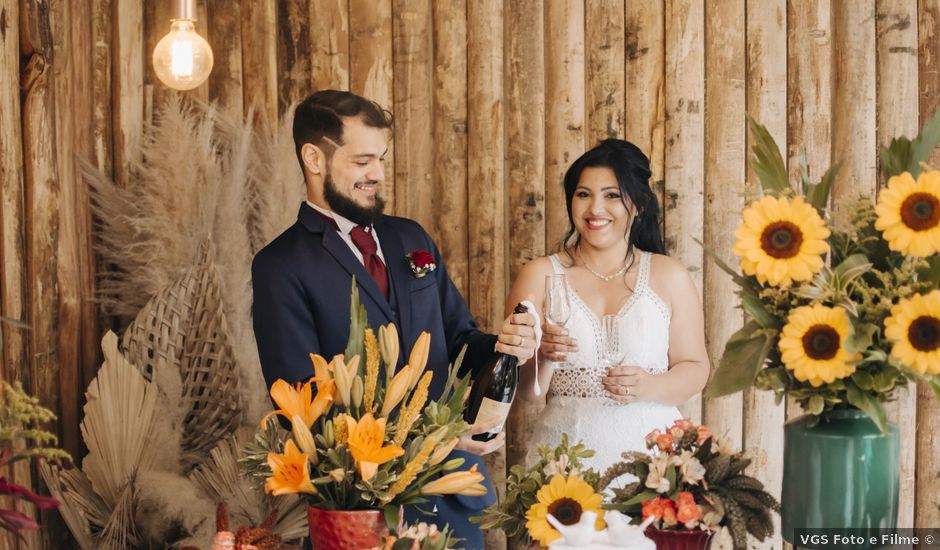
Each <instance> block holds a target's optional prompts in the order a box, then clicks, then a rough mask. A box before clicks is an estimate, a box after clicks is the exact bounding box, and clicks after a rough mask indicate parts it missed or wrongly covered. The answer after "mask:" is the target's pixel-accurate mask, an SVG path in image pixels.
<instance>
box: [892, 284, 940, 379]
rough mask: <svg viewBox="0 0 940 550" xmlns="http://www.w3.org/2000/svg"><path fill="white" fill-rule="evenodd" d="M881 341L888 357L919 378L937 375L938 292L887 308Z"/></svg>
mask: <svg viewBox="0 0 940 550" xmlns="http://www.w3.org/2000/svg"><path fill="white" fill-rule="evenodd" d="M885 337H886V338H888V339H889V340H891V341H892V342H894V346H893V347H892V348H891V355H893V356H894V357H897V358H898V360H900V361H901V362H902V363H904V364H905V365H907V366H908V367H910V368H912V369H914V370H916V371H917V372H919V373H921V374H928V375H936V374H940V290H934V291H932V292H931V293H930V294H927V295H922V294H915V295H914V296H911V297H910V298H907V299H905V300H901V301H900V302H898V304H897V305H895V306H894V307H892V308H891V316H890V317H888V318H887V319H885Z"/></svg>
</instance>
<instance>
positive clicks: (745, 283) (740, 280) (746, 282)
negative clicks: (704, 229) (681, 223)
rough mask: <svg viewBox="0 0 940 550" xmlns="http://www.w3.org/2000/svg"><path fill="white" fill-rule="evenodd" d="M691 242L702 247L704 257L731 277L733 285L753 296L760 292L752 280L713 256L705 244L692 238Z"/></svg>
mask: <svg viewBox="0 0 940 550" xmlns="http://www.w3.org/2000/svg"><path fill="white" fill-rule="evenodd" d="M692 240H693V241H695V242H696V243H698V245H699V246H701V247H702V252H704V253H705V255H706V256H708V257H709V258H711V260H712V261H713V262H715V265H717V266H718V267H719V268H721V270H722V271H724V272H725V273H727V274H728V275H731V279H732V280H734V283H735V284H736V285H738V286H739V287H741V288H743V289H746V290H748V291H750V292H753V293H754V294H756V293H758V292H759V291H760V287H759V286H758V285H757V283H756V282H755V281H754V279H752V278H749V277H744V276H742V275H741V274H740V273H738V272H737V271H735V270H734V269H732V267H731V266H729V265H728V264H726V263H725V261H724V260H722V259H721V258H719V257H718V255H717V254H715V252H714V251H713V250H711V249H709V248H708V247H707V246H705V243H703V242H702V241H700V240H698V239H697V238H696V237H692Z"/></svg>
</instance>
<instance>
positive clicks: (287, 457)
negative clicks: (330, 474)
mask: <svg viewBox="0 0 940 550" xmlns="http://www.w3.org/2000/svg"><path fill="white" fill-rule="evenodd" d="M268 466H270V467H271V473H272V475H271V477H269V478H268V479H267V481H266V482H265V484H264V491H265V492H266V493H271V494H273V495H274V496H278V495H287V494H293V493H308V494H311V495H315V494H317V490H316V488H315V487H314V486H313V483H312V482H311V481H310V473H309V470H308V459H307V455H306V454H304V453H302V452H300V451H299V450H298V449H297V446H296V445H294V442H293V441H291V440H289V439H288V440H287V444H286V445H285V446H284V454H282V455H279V454H275V453H268Z"/></svg>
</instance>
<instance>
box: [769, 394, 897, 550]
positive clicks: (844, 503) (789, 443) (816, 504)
mask: <svg viewBox="0 0 940 550" xmlns="http://www.w3.org/2000/svg"><path fill="white" fill-rule="evenodd" d="M810 424H811V417H809V416H802V417H800V418H796V419H794V420H792V421H790V422H788V423H787V425H786V427H785V428H784V459H783V498H782V499H781V504H782V506H783V511H782V514H781V515H782V521H783V538H784V540H786V541H787V542H789V543H792V544H794V545H798V546H805V545H802V544H799V541H797V540H794V539H795V538H796V537H795V533H794V530H795V529H800V528H809V529H816V528H853V529H892V528H894V527H896V524H897V518H898V486H899V477H900V474H899V471H900V470H899V464H898V454H899V450H900V438H899V434H898V428H897V426H896V425H894V424H890V425H889V426H888V433H887V434H882V433H881V432H880V431H879V430H878V427H877V426H876V425H875V423H874V422H872V420H871V419H870V418H869V417H868V416H867V415H866V414H865V413H863V412H862V411H860V410H858V409H845V410H837V411H832V412H831V413H829V414H828V415H827V416H826V417H824V418H822V419H820V421H819V423H818V424H816V425H815V426H812V427H811V426H810ZM866 548H867V547H866Z"/></svg>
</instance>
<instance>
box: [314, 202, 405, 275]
mask: <svg viewBox="0 0 940 550" xmlns="http://www.w3.org/2000/svg"><path fill="white" fill-rule="evenodd" d="M307 204H308V205H310V207H311V208H313V209H314V210H316V211H317V212H319V213H321V214H323V215H324V216H326V217H327V218H333V221H335V222H336V226H337V227H339V236H340V237H342V238H343V240H344V241H346V244H347V245H348V246H349V249H350V250H352V253H353V254H355V255H356V258H357V259H358V260H359V263H361V264H363V265H364V262H363V261H362V252H359V249H358V248H356V243H354V242H353V240H352V235H350V232H351V231H352V230H353V228H354V227H356V224H355V223H353V222H352V221H350V220H349V219H347V218H344V217H343V216H340V215H339V214H337V213H336V212H333V211H331V210H327V209H326V208H320V207H319V206H317V205H315V204H313V203H312V202H310V201H307ZM369 232H370V233H372V238H374V239H375V246H376V247H377V250H376V252H375V253H376V254H378V255H379V258H381V259H382V263H383V264H385V265H388V262H386V261H385V256H384V255H383V254H382V244H381V243H380V242H379V235H378V233H376V232H375V227H373V226H371V225H370V226H369Z"/></svg>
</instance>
